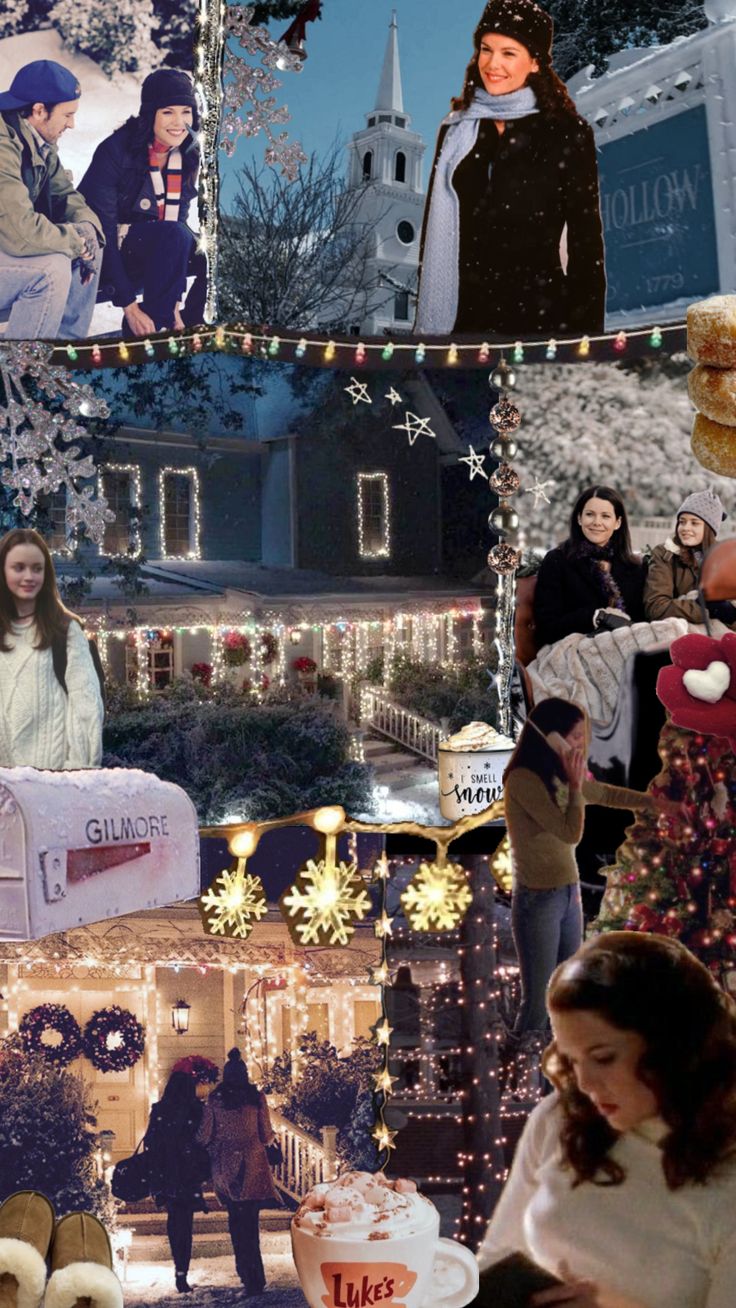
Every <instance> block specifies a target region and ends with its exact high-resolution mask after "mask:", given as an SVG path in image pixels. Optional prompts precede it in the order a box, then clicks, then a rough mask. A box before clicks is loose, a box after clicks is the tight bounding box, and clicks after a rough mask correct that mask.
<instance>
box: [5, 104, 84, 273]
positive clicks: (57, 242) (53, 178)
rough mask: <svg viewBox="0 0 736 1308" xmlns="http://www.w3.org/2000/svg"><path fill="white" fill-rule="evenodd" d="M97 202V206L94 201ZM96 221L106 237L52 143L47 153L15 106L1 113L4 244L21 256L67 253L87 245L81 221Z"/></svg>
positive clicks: (71, 255) (75, 252)
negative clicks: (79, 229) (40, 146)
mask: <svg viewBox="0 0 736 1308" xmlns="http://www.w3.org/2000/svg"><path fill="white" fill-rule="evenodd" d="M93 207H94V206H93ZM84 222H87V223H92V225H93V226H94V228H95V231H96V232H97V236H98V239H99V240H100V242H102V229H101V225H100V223H99V222H98V220H97V215H96V213H93V212H92V209H91V208H89V206H88V205H87V204H86V203H85V200H84V197H83V196H82V195H81V194H80V192H79V191H78V190H75V188H74V183H73V182H72V175H71V173H70V172H67V170H66V168H63V167H62V165H61V162H60V160H59V156H58V154H57V151H56V146H55V145H52V146H51V149H50V150H48V151H47V152H46V154H45V156H44V154H42V152H41V150H40V148H39V145H38V142H37V140H36V138H35V136H34V135H33V132H32V131H31V127H30V124H29V123H28V122H27V121H26V119H25V118H21V116H20V114H19V113H17V112H16V111H15V110H10V109H9V110H6V111H5V113H1V114H0V250H2V251H3V253H4V254H10V255H13V256H14V257H16V258H26V257H27V256H30V255H44V254H66V255H67V256H68V257H69V258H70V259H74V258H76V257H77V256H78V255H80V254H81V253H82V250H83V249H84V237H83V236H82V235H81V234H80V233H79V232H78V231H77V227H76V224H77V223H84Z"/></svg>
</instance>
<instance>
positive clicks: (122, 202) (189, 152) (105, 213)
mask: <svg viewBox="0 0 736 1308" xmlns="http://www.w3.org/2000/svg"><path fill="white" fill-rule="evenodd" d="M181 156H182V190H181V203H180V206H179V222H182V223H186V221H187V218H188V216H189V210H190V207H191V204H192V200H193V199H194V198H195V197H196V194H197V185H196V175H197V167H198V164H199V149H198V146H197V143H196V141H195V139H194V137H191V136H190V137H189V138H188V139H187V141H186V142H185V144H184V145H183V146H181ZM79 190H80V191H81V193H82V195H83V196H84V197H85V198H86V200H87V201H88V203H89V204H90V205H91V207H92V208H93V209H94V211H95V213H96V214H97V215H98V217H99V219H100V222H101V224H102V228H103V231H104V233H105V253H104V257H103V263H102V274H101V278H100V281H101V284H102V285H103V286H110V287H111V288H112V301H113V304H118V305H122V306H126V305H128V304H131V303H132V302H133V300H135V298H136V292H137V290H138V287H136V286H134V285H133V282H132V281H131V279H130V277H129V276H128V273H127V272H126V269H125V264H124V261H123V257H122V255H121V253H120V248H119V242H120V243H122V240H121V238H122V237H123V235H124V233H123V232H121V231H120V229H121V228H127V227H129V226H131V225H132V224H133V223H141V222H149V223H150V222H158V221H159V220H158V213H157V208H156V196H155V194H154V190H153V182H152V180H151V173H150V170H149V167H148V152H147V150H146V149H145V147H144V148H143V149H141V147H140V146H137V147H136V129H135V128H134V127H133V126H132V125H131V122H127V123H124V124H123V126H122V127H118V129H117V131H115V132H113V134H112V136H108V137H106V138H105V140H104V141H101V142H100V144H99V145H98V147H97V149H96V150H95V152H94V154H93V156H92V162H91V163H90V166H89V168H88V169H87V171H86V173H85V174H84V177H83V178H82V180H81V182H80V183H79Z"/></svg>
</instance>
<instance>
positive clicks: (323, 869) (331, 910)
mask: <svg viewBox="0 0 736 1308" xmlns="http://www.w3.org/2000/svg"><path fill="white" fill-rule="evenodd" d="M279 902H280V904H281V907H282V910H286V912H287V913H288V919H290V920H289V921H288V926H289V930H290V932H291V935H292V938H294V939H295V940H296V941H297V943H298V944H301V945H346V944H347V943H348V940H349V939H350V937H351V936H352V934H353V932H354V931H355V923H356V922H360V921H361V920H362V919H363V918H364V917H365V915H366V913H367V912H368V909H369V908H370V900H369V898H368V891H367V890H366V887H365V883H364V881H363V878H362V877H361V876H360V874H359V873H358V872H357V871H356V869H355V867H354V866H352V865H350V866H349V865H348V864H347V863H342V862H341V863H334V862H333V861H332V860H331V859H320V860H319V862H318V863H315V862H314V860H313V859H311V858H310V859H309V861H308V863H307V865H306V867H305V868H302V870H301V871H300V872H298V873H297V877H296V881H295V882H294V885H293V886H290V887H289V889H288V890H287V892H286V894H284V895H282V896H281V900H280V901H279Z"/></svg>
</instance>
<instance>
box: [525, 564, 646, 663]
mask: <svg viewBox="0 0 736 1308" xmlns="http://www.w3.org/2000/svg"><path fill="white" fill-rule="evenodd" d="M611 575H612V577H613V580H614V581H615V582H616V585H617V586H618V588H619V590H620V591H621V596H622V599H623V601H624V607H625V609H626V613H627V614H628V616H629V617H630V618H631V621H632V622H643V621H644V599H643V597H644V582H645V578H646V572H645V568H644V565H643V563H623V562H621V561H620V560H619V559H614V560H613V562H612V565H611ZM607 607H610V600H609V599H607V598H606V595H605V592H604V590H603V588H602V587H601V586H600V585H598V583H597V578H596V577H595V575H594V573H593V570H592V567H591V566H590V563H589V561H588V560H584V559H578V558H575V557H570V556H568V555H567V554H565V553H564V552H563V550H562V549H560V548H559V547H558V548H557V549H554V550H550V551H549V553H548V554H545V556H544V558H543V559H542V566H541V567H540V569H539V574H538V577H537V585H536V589H535V591H534V621H535V625H536V633H537V643H538V645H539V647H540V648H541V647H542V646H543V645H552V644H554V642H555V641H557V640H562V639H563V638H564V637H565V636H570V635H571V634H572V633H573V632H574V631H578V632H583V633H585V632H589V631H593V630H594V627H593V615H594V613H595V611H596V609H602V608H607Z"/></svg>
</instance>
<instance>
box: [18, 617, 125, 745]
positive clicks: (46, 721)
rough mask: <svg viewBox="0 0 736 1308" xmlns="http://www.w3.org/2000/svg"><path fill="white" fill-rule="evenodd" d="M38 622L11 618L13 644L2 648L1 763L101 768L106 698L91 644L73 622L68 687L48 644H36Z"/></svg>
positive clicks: (68, 654) (69, 644) (70, 632)
mask: <svg viewBox="0 0 736 1308" xmlns="http://www.w3.org/2000/svg"><path fill="white" fill-rule="evenodd" d="M36 639H37V636H36V626H35V623H34V622H33V621H32V620H31V621H25V622H17V623H13V628H12V635H11V637H10V641H11V642H12V645H13V648H12V649H10V650H8V651H7V652H6V653H2V652H0V709H2V717H1V718H0V766H2V767H33V768H53V769H55V770H60V769H62V768H97V767H99V766H100V759H101V757H102V718H103V704H102V695H101V693H100V683H99V681H98V679H97V673H96V671H95V666H94V663H93V662H92V655H91V654H90V652H89V644H88V642H87V637H86V636H85V634H84V632H83V631H82V628H81V627H80V625H79V623H78V622H74V621H72V622H70V623H69V634H68V636H67V667H66V685H67V692H68V693H67V694H65V693H64V691H63V690H62V688H61V686H60V685H59V682H58V681H57V678H56V674H55V672H54V666H53V659H52V654H51V650H50V649H44V650H37V649H34V648H33V645H34V642H35V641H36Z"/></svg>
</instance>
